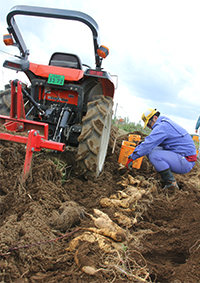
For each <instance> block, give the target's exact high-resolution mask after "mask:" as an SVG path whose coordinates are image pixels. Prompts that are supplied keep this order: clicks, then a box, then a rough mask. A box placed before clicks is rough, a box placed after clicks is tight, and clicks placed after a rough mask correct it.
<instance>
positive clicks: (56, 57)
mask: <svg viewBox="0 0 200 283" xmlns="http://www.w3.org/2000/svg"><path fill="white" fill-rule="evenodd" d="M49 65H51V66H57V67H64V68H72V69H79V70H82V63H81V60H80V58H79V57H78V56H77V55H75V54H70V53H60V52H56V53H53V54H52V55H51V58H50V60H49Z"/></svg>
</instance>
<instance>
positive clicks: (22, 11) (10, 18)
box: [7, 5, 101, 67]
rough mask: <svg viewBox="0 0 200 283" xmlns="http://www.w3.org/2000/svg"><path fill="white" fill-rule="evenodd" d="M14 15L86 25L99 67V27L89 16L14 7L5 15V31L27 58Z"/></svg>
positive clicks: (53, 9)
mask: <svg viewBox="0 0 200 283" xmlns="http://www.w3.org/2000/svg"><path fill="white" fill-rule="evenodd" d="M15 15H28V16H37V17H44V18H55V19H63V20H75V21H80V22H82V23H84V24H86V25H87V26H88V27H89V28H90V29H91V31H92V34H93V42H94V52H95V62H96V66H97V67H100V65H101V63H100V62H101V60H100V58H99V56H98V54H97V49H98V47H99V46H100V43H99V27H98V24H97V23H96V22H95V20H94V19H93V18H92V17H90V16H89V15H87V14H85V13H82V12H78V11H74V10H64V9H55V8H46V7H36V6H26V5H19V6H14V7H13V8H12V9H11V10H10V12H9V13H8V15H7V23H8V28H7V29H8V31H9V33H12V35H13V37H14V39H15V41H16V43H17V46H18V48H19V50H20V52H21V55H22V57H27V56H28V55H29V50H28V49H27V47H26V44H25V42H24V40H23V37H22V35H21V33H20V31H19V28H18V26H17V23H16V21H15V19H14V16H15Z"/></svg>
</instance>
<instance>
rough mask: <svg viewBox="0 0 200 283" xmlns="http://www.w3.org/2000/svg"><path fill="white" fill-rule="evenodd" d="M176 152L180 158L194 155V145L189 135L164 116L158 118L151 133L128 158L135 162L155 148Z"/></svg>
mask: <svg viewBox="0 0 200 283" xmlns="http://www.w3.org/2000/svg"><path fill="white" fill-rule="evenodd" d="M157 146H161V147H162V148H163V149H164V150H170V151H173V152H176V153H178V154H180V155H182V156H189V155H195V154H196V147H195V144H194V142H193V140H192V138H191V136H190V134H189V133H188V132H187V131H186V130H185V129H184V128H182V127H181V126H179V125H178V124H176V123H175V122H173V121H172V120H170V119H169V118H167V117H165V116H159V117H158V119H157V121H156V123H155V124H154V125H153V130H152V132H151V133H150V134H149V135H148V136H147V137H146V138H145V140H144V142H142V143H141V144H140V145H138V146H137V147H136V148H135V150H134V152H133V153H132V154H131V155H130V157H131V158H132V159H133V160H135V159H137V158H139V157H141V156H144V155H148V154H149V153H150V152H151V151H152V150H153V149H154V148H155V147H157Z"/></svg>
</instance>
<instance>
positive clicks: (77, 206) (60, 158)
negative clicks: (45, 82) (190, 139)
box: [0, 135, 200, 283]
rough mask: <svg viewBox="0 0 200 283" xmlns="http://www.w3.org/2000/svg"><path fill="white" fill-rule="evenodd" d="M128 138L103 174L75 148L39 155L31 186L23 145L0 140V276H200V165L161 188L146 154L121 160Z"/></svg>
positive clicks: (16, 280) (177, 280)
mask: <svg viewBox="0 0 200 283" xmlns="http://www.w3.org/2000/svg"><path fill="white" fill-rule="evenodd" d="M127 139H128V135H125V136H120V137H119V138H118V139H117V142H116V147H115V151H114V153H112V148H109V150H108V154H107V157H106V162H105V166H104V170H103V172H102V173H101V174H100V176H99V177H98V178H97V179H92V178H85V177H83V176H78V175H76V167H75V161H74V154H73V153H71V152H64V153H62V154H60V153H59V154H57V155H54V154H52V153H47V152H40V153H38V154H35V155H34V158H33V164H32V170H31V175H30V176H29V177H28V179H27V180H26V182H25V183H23V182H22V177H21V176H22V170H23V163H24V158H25V148H24V146H23V145H20V144H14V143H9V142H6V141H1V143H0V188H1V193H0V215H1V220H0V227H1V243H0V252H1V262H0V272H1V273H0V281H1V282H9V283H10V282H12V283H29V282H30V283H36V282H37V283H39V282H40V283H43V282H48V283H53V282H55V283H56V282H63V283H64V282H70V283H72V282H74V283H75V282H76V283H79V282H80V283H81V282H87V283H88V282H98V283H105V282H115V283H120V282H161V283H164V282H169V283H197V282H200V164H199V163H198V162H197V163H196V165H195V167H194V168H193V169H192V171H191V172H190V173H188V174H186V175H175V177H176V180H177V182H178V185H179V187H180V189H179V190H176V191H163V190H162V186H161V183H160V181H159V175H158V174H157V172H156V171H155V170H154V168H153V167H152V166H151V164H150V163H149V161H148V159H147V158H146V157H144V159H143V162H142V166H141V168H140V169H134V170H133V171H132V172H128V171H127V170H126V168H124V167H121V166H120V165H119V163H118V157H119V153H120V148H121V143H122V140H127ZM64 162H66V163H64Z"/></svg>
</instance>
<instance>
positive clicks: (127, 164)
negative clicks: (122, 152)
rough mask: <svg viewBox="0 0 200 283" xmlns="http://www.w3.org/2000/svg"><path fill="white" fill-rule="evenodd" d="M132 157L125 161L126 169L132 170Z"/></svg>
mask: <svg viewBox="0 0 200 283" xmlns="http://www.w3.org/2000/svg"><path fill="white" fill-rule="evenodd" d="M132 166H133V159H132V158H128V160H127V162H126V168H127V169H128V170H130V171H131V170H133V167H132Z"/></svg>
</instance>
